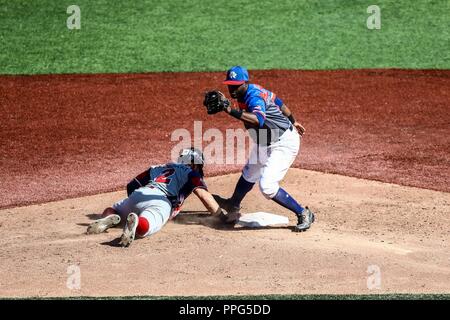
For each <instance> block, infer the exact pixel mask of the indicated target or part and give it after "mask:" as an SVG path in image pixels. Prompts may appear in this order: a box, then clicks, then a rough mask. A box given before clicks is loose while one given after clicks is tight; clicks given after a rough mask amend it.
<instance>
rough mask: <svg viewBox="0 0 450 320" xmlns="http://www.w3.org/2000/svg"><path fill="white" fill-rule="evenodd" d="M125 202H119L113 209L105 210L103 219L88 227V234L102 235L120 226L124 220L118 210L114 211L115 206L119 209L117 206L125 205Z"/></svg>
mask: <svg viewBox="0 0 450 320" xmlns="http://www.w3.org/2000/svg"><path fill="white" fill-rule="evenodd" d="M124 200H125V199H124ZM124 200H121V201H119V202H117V203H116V204H114V205H113V207H108V208H106V209H105V210H103V213H102V216H101V218H100V219H97V220H95V221H94V222H93V223H91V224H90V225H89V226H88V228H87V231H86V233H87V234H97V233H102V232H105V231H106V230H108V229H109V228H112V227H115V226H118V225H119V223H120V221H121V220H122V218H121V216H120V214H119V212H118V211H117V210H116V209H114V206H116V208H117V204H119V203H123V202H124ZM122 207H123V206H122Z"/></svg>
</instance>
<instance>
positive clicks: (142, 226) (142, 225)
mask: <svg viewBox="0 0 450 320" xmlns="http://www.w3.org/2000/svg"><path fill="white" fill-rule="evenodd" d="M148 230H150V223H149V222H148V220H147V219H146V218H144V217H139V223H138V226H137V228H136V234H137V235H138V236H141V237H143V236H145V235H146V233H147V232H148Z"/></svg>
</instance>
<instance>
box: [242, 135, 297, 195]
mask: <svg viewBox="0 0 450 320" xmlns="http://www.w3.org/2000/svg"><path fill="white" fill-rule="evenodd" d="M299 150H300V135H299V134H298V132H297V130H296V129H295V128H292V130H289V129H288V130H286V131H285V132H284V133H283V134H282V135H281V137H280V138H279V140H278V141H277V142H275V143H272V144H271V145H270V146H259V145H256V144H255V145H254V146H253V149H252V151H251V152H250V157H249V159H248V161H247V164H246V165H245V167H244V169H243V170H242V176H243V177H244V179H245V180H247V181H248V182H253V183H256V182H257V181H258V180H259V188H260V190H261V192H262V194H263V195H264V196H265V197H266V198H269V199H270V198H273V197H275V195H276V194H277V192H278V189H279V188H280V185H279V182H280V181H281V180H283V178H284V176H285V175H286V173H287V171H288V169H289V168H290V166H291V165H292V163H293V162H294V160H295V157H296V156H297V154H298V153H299Z"/></svg>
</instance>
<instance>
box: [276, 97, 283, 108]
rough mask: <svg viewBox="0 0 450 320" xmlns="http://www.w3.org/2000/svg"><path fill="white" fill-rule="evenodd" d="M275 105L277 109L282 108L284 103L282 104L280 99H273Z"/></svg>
mask: <svg viewBox="0 0 450 320" xmlns="http://www.w3.org/2000/svg"><path fill="white" fill-rule="evenodd" d="M275 104H276V105H277V106H278V107H280V108H281V107H282V106H283V104H284V102H283V100H281V99H280V98H278V97H276V98H275Z"/></svg>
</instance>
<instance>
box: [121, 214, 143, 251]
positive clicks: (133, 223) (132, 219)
mask: <svg viewBox="0 0 450 320" xmlns="http://www.w3.org/2000/svg"><path fill="white" fill-rule="evenodd" d="M138 224H139V218H138V216H137V214H136V213H130V214H129V215H128V218H127V224H126V226H125V229H124V230H123V234H122V237H121V238H120V242H119V244H120V245H121V246H122V247H128V246H129V245H130V244H131V243H132V242H133V240H134V237H135V236H136V229H137V226H138Z"/></svg>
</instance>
